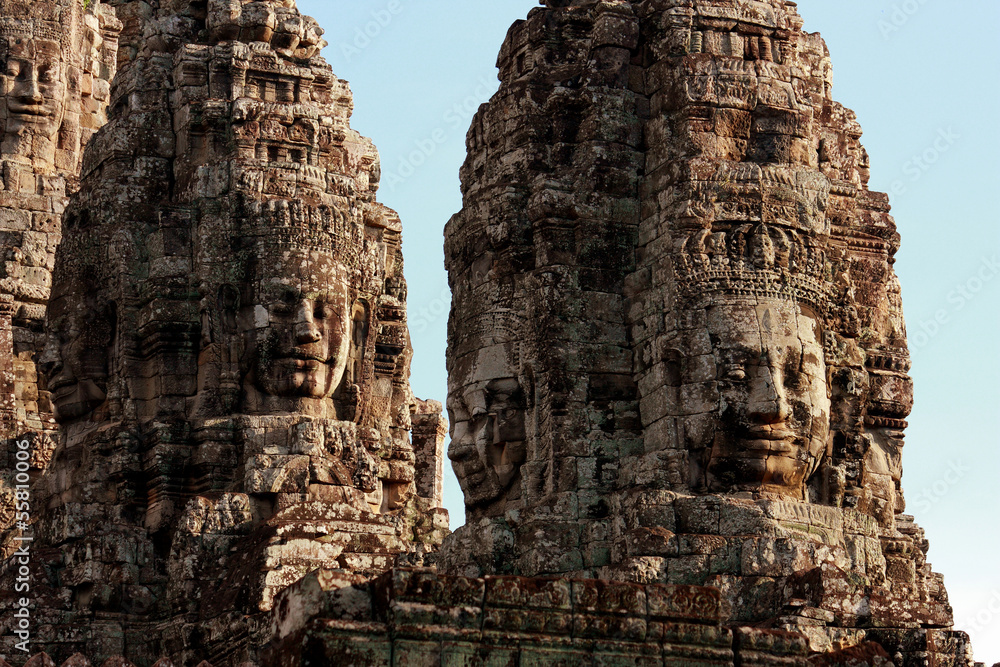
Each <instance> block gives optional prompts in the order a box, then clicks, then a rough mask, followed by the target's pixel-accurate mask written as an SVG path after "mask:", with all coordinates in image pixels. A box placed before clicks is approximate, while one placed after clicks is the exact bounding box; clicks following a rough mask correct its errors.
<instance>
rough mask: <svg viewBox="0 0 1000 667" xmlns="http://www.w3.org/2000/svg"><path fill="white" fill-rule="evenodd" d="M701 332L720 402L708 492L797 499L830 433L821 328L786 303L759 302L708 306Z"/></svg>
mask: <svg viewBox="0 0 1000 667" xmlns="http://www.w3.org/2000/svg"><path fill="white" fill-rule="evenodd" d="M708 326H709V332H710V335H711V338H712V344H713V348H714V355H715V362H716V368H717V371H718V381H719V392H720V398H721V401H720V409H719V423H718V425H717V428H716V430H715V439H714V442H713V443H712V449H711V455H710V460H709V464H708V473H709V485H710V487H711V488H712V489H713V490H726V491H728V490H763V491H769V492H773V493H779V494H782V495H789V496H793V497H796V498H802V497H803V493H804V485H805V482H806V481H807V480H808V478H809V477H810V476H811V475H812V474H813V473H814V472H815V471H816V468H817V467H818V465H819V462H820V460H821V459H822V457H823V455H824V453H825V451H826V447H827V439H828V435H829V432H830V396H829V393H828V387H827V377H826V362H825V359H824V354H823V346H822V344H821V342H820V341H821V338H822V334H821V328H820V323H819V322H818V321H817V319H816V318H815V317H814V316H813V315H811V314H810V313H809V312H807V311H806V310H804V309H802V308H801V307H800V306H798V305H796V304H795V303H793V302H786V301H780V300H764V299H762V300H760V301H759V302H758V303H756V304H752V303H741V304H729V305H720V306H713V307H711V308H709V310H708Z"/></svg>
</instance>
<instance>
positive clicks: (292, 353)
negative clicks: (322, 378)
mask: <svg viewBox="0 0 1000 667" xmlns="http://www.w3.org/2000/svg"><path fill="white" fill-rule="evenodd" d="M280 358H281V359H294V360H296V361H316V362H319V363H321V364H328V363H330V362H331V361H332V360H331V359H326V358H324V357H321V356H319V355H317V354H313V353H312V352H306V351H305V350H289V351H288V352H286V353H285V354H283V355H282V356H281V357H280Z"/></svg>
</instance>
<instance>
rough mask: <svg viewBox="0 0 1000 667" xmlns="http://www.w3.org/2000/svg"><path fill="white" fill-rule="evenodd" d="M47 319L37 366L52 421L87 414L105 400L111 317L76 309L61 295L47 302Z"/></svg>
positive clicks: (111, 332)
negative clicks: (50, 410)
mask: <svg viewBox="0 0 1000 667" xmlns="http://www.w3.org/2000/svg"><path fill="white" fill-rule="evenodd" d="M75 305H81V304H75ZM48 322H49V330H50V332H51V333H50V335H49V339H48V341H47V343H46V346H45V350H44V351H43V353H42V357H41V359H40V364H39V369H40V370H41V372H42V373H44V374H45V376H46V378H47V388H48V390H49V393H50V400H51V401H52V407H53V410H54V412H55V417H56V421H59V422H60V423H63V422H69V421H73V420H75V419H79V418H80V417H84V416H86V415H88V414H90V413H91V412H93V411H94V410H96V409H97V408H98V407H100V406H101V405H102V404H103V403H104V402H105V400H106V399H107V384H108V356H109V354H108V350H109V347H110V345H111V341H112V340H113V338H114V326H115V324H114V318H113V317H108V316H107V315H106V314H105V315H103V316H101V315H97V314H96V313H95V312H94V311H92V310H83V309H80V308H76V307H74V304H73V303H71V301H70V300H69V299H67V298H65V297H63V298H56V299H53V300H52V301H51V302H50V303H49V309H48Z"/></svg>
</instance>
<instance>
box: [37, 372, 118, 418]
mask: <svg viewBox="0 0 1000 667" xmlns="http://www.w3.org/2000/svg"><path fill="white" fill-rule="evenodd" d="M49 391H50V396H51V398H50V400H51V401H52V409H53V411H54V412H55V418H56V421H58V422H60V423H62V422H69V421H73V420H75V419H80V418H81V417H84V416H86V415H88V414H90V413H91V412H93V411H94V410H96V409H97V408H99V407H100V406H101V405H103V404H104V402H105V400H106V399H107V394H106V393H105V391H104V390H103V389H102V388H101V387H100V386H99V385H98V383H97V382H96V381H94V380H80V381H79V382H69V383H62V384H56V385H55V386H54V388H50V390H49Z"/></svg>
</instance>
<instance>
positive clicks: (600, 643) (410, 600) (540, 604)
mask: <svg viewBox="0 0 1000 667" xmlns="http://www.w3.org/2000/svg"><path fill="white" fill-rule="evenodd" d="M321 586H322V584H321V582H320V580H318V579H316V578H314V577H313V576H311V577H307V578H306V579H304V580H302V581H300V582H299V583H297V584H295V585H294V586H292V587H291V588H289V589H288V590H286V591H285V592H283V593H282V594H281V595H280V596H279V600H278V603H277V605H276V610H275V618H276V619H277V624H276V627H275V637H274V641H273V642H272V644H271V645H270V646H269V647H268V649H267V650H266V651H265V652H264V654H263V659H262V662H261V664H262V665H268V666H274V667H277V666H281V667H286V666H287V667H291V666H292V665H296V666H298V665H307V664H347V665H366V666H367V665H373V666H374V665H410V664H413V665H427V664H435V665H438V664H448V665H452V664H459V665H466V664H484V665H590V664H595V665H664V664H673V663H668V662H665V659H666V660H672V659H676V658H680V657H684V656H688V657H691V658H696V659H697V664H702V665H732V664H733V650H732V649H733V633H732V631H731V630H729V629H727V628H725V627H723V626H722V619H723V617H724V616H725V603H724V601H723V600H722V598H721V596H720V595H719V592H718V591H717V590H712V589H708V588H700V587H695V586H666V585H656V584H654V585H635V584H625V583H620V582H607V581H581V580H578V581H573V580H569V579H558V578H548V579H543V578H521V577H486V578H468V577H457V576H446V575H441V574H438V573H437V572H436V571H433V570H393V571H392V572H390V573H387V574H385V575H383V576H381V577H379V578H377V579H375V580H374V581H372V582H368V583H364V584H358V585H354V586H352V587H350V588H341V587H338V588H335V589H330V590H328V591H327V592H326V593H322V594H320V595H319V596H317V591H318V589H319V588H320V587H321ZM654 601H656V602H655V603H654ZM310 619H312V620H310ZM319 619H323V620H319Z"/></svg>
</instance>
